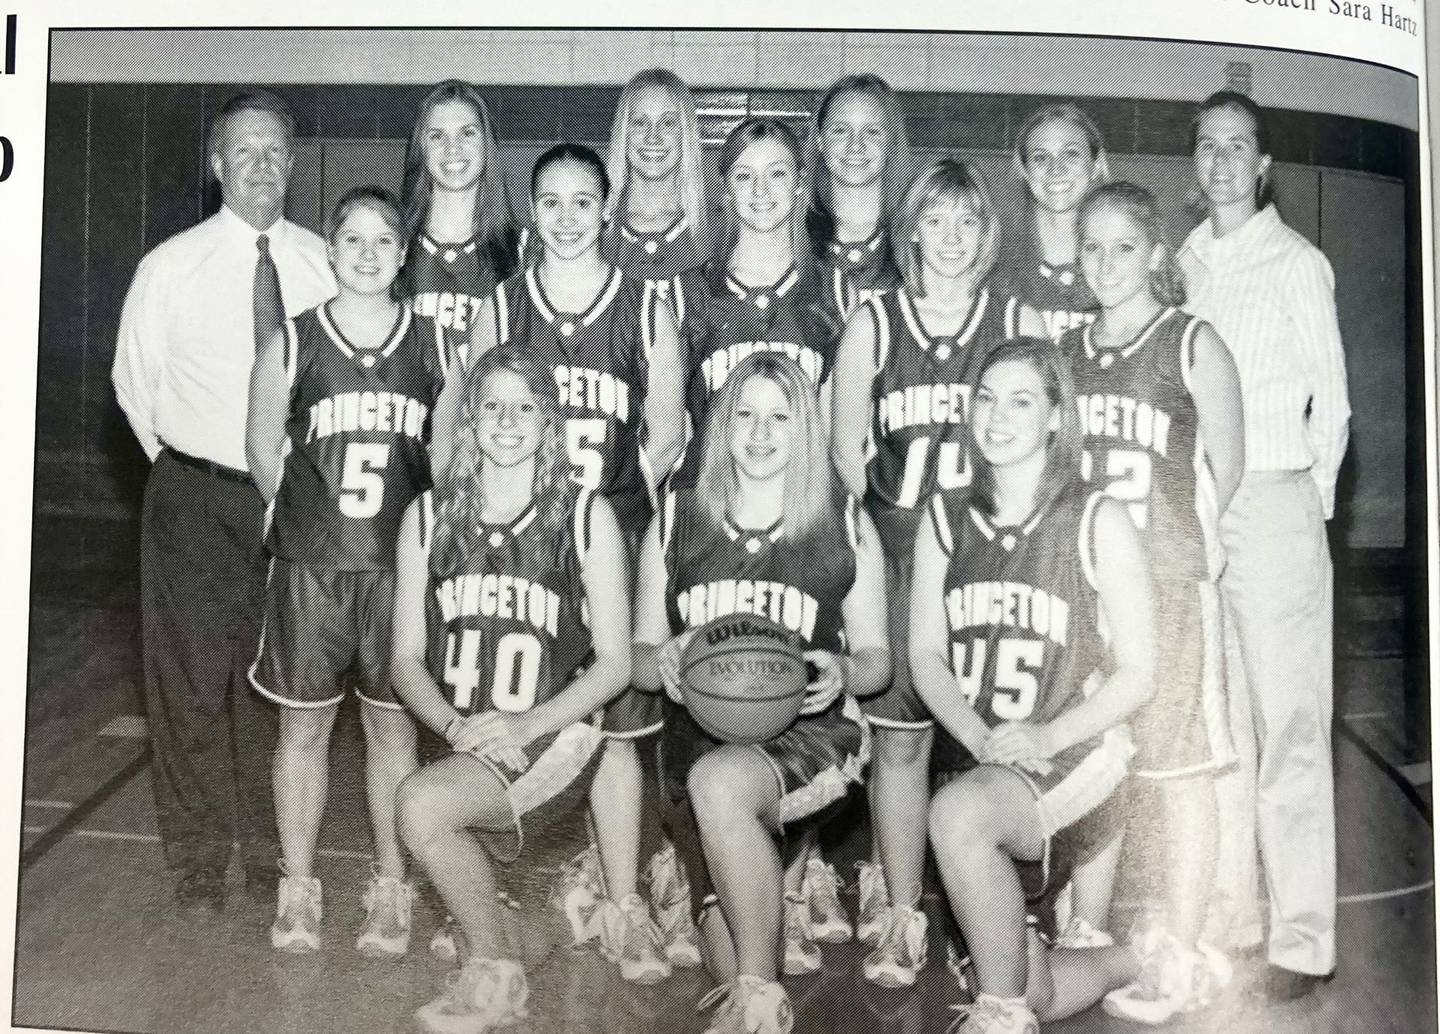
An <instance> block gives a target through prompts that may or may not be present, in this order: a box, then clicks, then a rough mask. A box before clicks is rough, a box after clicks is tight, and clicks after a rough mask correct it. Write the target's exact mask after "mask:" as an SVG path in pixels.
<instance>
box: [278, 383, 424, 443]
mask: <svg viewBox="0 0 1440 1034" xmlns="http://www.w3.org/2000/svg"><path fill="white" fill-rule="evenodd" d="M429 413H430V407H429V406H427V405H425V403H423V402H420V401H418V400H417V399H412V398H410V397H409V396H408V395H401V394H400V393H399V392H394V391H347V392H345V393H344V394H343V395H331V396H330V397H329V398H324V399H321V400H320V401H319V402H316V403H314V404H313V405H311V407H310V429H309V430H308V431H306V432H305V441H307V442H313V441H315V440H316V439H317V438H328V437H329V436H330V435H332V434H353V433H355V432H357V431H381V432H384V433H387V434H403V435H406V436H408V437H410V438H416V439H420V438H423V437H424V432H425V418H426V417H427V416H428V415H429Z"/></svg>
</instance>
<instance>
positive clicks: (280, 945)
mask: <svg viewBox="0 0 1440 1034" xmlns="http://www.w3.org/2000/svg"><path fill="white" fill-rule="evenodd" d="M321 910H322V895H321V892H320V880H319V878H317V877H315V876H288V875H287V876H281V877H280V887H279V890H278V891H277V893H276V902H275V921H274V922H273V923H271V924H270V946H271V947H272V948H274V949H276V950H277V951H292V952H297V953H304V952H310V951H319V950H320V914H321Z"/></svg>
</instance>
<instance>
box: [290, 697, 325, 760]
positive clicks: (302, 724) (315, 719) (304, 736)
mask: <svg viewBox="0 0 1440 1034" xmlns="http://www.w3.org/2000/svg"><path fill="white" fill-rule="evenodd" d="M337 710H338V708H336V707H333V706H332V707H321V708H309V707H282V708H281V709H280V734H279V738H280V742H279V746H280V749H282V750H290V751H298V752H301V753H305V754H309V753H311V752H313V751H325V750H328V749H329V747H330V730H331V728H332V727H333V726H334V724H335V712H336V711H337Z"/></svg>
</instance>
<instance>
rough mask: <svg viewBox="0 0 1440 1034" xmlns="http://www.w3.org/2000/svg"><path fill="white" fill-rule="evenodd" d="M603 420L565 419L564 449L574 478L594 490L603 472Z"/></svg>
mask: <svg viewBox="0 0 1440 1034" xmlns="http://www.w3.org/2000/svg"><path fill="white" fill-rule="evenodd" d="M604 446H605V420H604V418H602V417H571V418H570V419H569V420H566V421H565V451H566V452H567V453H568V454H569V456H570V464H571V465H572V466H573V467H574V468H575V474H574V476H575V480H576V481H578V482H580V484H581V485H582V486H583V487H585V488H588V489H590V490H591V491H596V490H598V489H599V488H600V479H601V478H602V477H603V476H604V474H605V455H604V453H602V452H601V451H600V450H601V449H602V448H604Z"/></svg>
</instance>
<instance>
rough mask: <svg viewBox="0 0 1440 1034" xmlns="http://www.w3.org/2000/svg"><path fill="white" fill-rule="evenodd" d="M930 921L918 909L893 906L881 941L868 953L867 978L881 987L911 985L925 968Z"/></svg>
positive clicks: (866, 959)
mask: <svg viewBox="0 0 1440 1034" xmlns="http://www.w3.org/2000/svg"><path fill="white" fill-rule="evenodd" d="M929 928H930V921H929V920H928V919H927V918H926V916H925V913H924V912H922V911H920V909H918V908H906V907H905V906H904V905H894V906H892V907H891V908H890V910H889V914H888V916H887V918H886V921H885V930H884V932H883V933H882V934H881V935H880V943H879V944H877V945H875V947H874V948H873V949H872V950H871V952H870V954H868V955H866V956H865V962H864V965H863V966H862V969H863V971H864V973H865V979H866V980H868V981H870V982H871V983H872V984H879V985H880V986H881V987H892V988H893V987H910V986H911V985H913V984H914V983H915V976H916V974H918V973H919V972H920V970H922V969H924V968H925V956H926V954H927V953H928V944H927V937H926V935H927V933H928V932H929Z"/></svg>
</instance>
